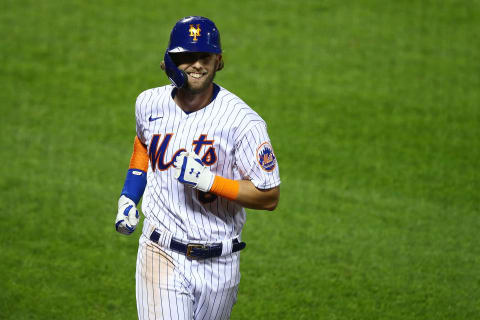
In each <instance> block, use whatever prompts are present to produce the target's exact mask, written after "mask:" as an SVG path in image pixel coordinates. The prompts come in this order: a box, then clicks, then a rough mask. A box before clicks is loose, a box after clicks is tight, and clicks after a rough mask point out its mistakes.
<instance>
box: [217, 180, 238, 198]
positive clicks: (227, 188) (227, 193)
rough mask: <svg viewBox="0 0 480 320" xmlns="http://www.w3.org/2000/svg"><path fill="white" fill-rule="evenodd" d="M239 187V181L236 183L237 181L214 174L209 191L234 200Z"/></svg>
mask: <svg viewBox="0 0 480 320" xmlns="http://www.w3.org/2000/svg"><path fill="white" fill-rule="evenodd" d="M239 189H240V183H238V181H235V180H231V179H227V178H224V177H220V176H215V179H214V180H213V185H212V187H211V188H210V192H211V193H214V194H216V195H219V196H222V197H224V198H227V199H229V200H236V199H237V196H238V190H239Z"/></svg>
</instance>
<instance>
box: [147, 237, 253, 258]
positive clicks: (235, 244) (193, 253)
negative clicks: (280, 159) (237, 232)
mask: <svg viewBox="0 0 480 320" xmlns="http://www.w3.org/2000/svg"><path fill="white" fill-rule="evenodd" d="M159 239H160V233H158V232H157V231H153V232H152V234H151V235H150V240H152V241H153V242H155V243H158V240H159ZM245 246H246V243H245V242H239V241H238V239H233V240H232V253H233V252H237V251H240V250H242V249H243V248H245ZM170 249H172V250H174V251H177V252H180V253H183V254H184V255H186V256H187V258H190V259H193V260H200V259H209V258H214V257H220V256H221V255H222V243H221V242H220V243H212V244H208V245H206V244H201V243H188V244H185V243H182V242H180V241H177V240H175V239H173V238H172V241H171V242H170Z"/></svg>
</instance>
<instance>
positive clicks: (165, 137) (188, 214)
mask: <svg viewBox="0 0 480 320" xmlns="http://www.w3.org/2000/svg"><path fill="white" fill-rule="evenodd" d="M226 102H227V101H224V99H222V96H221V94H219V96H218V97H217V98H216V99H214V100H213V102H212V103H211V104H209V105H208V106H206V107H205V108H203V109H201V110H199V111H196V112H193V113H190V114H186V113H185V112H184V111H183V110H182V109H181V108H180V107H178V106H177V105H176V104H175V102H174V101H173V98H172V97H171V90H165V91H164V92H163V93H162V92H161V93H160V94H158V95H154V96H152V97H151V99H150V101H149V102H148V103H147V104H146V106H145V108H142V110H143V111H144V112H143V113H142V114H141V121H142V123H143V126H142V127H143V132H142V135H143V137H144V140H145V142H146V144H147V147H148V152H149V159H150V160H149V169H148V183H147V190H146V195H145V196H144V200H143V201H144V210H143V211H144V214H145V215H146V216H147V217H148V218H149V219H151V220H152V221H155V223H156V224H158V225H160V226H162V227H165V228H168V229H169V230H170V231H172V232H174V233H175V234H181V235H183V236H187V237H190V238H198V239H207V240H210V239H218V238H227V237H229V236H232V237H233V236H235V235H236V234H235V233H238V232H239V230H237V229H238V228H241V225H242V224H243V221H244V211H243V209H242V208H241V207H240V206H238V205H236V204H234V203H232V202H229V201H228V200H226V199H223V198H217V197H216V196H211V195H208V194H203V193H200V192H198V191H196V190H194V189H191V188H189V187H186V186H184V185H182V184H180V183H178V182H177V180H176V179H175V177H174V174H175V170H174V167H173V163H174V160H175V157H176V156H177V155H178V154H179V153H180V152H182V151H187V152H194V153H196V154H197V155H198V156H199V157H200V158H201V159H202V161H203V163H204V164H205V165H206V166H207V167H208V168H209V169H210V170H211V171H212V172H214V173H215V174H218V175H221V176H223V177H226V178H230V179H235V178H238V174H237V173H236V172H235V164H234V163H235V160H234V152H235V140H234V134H235V132H234V131H235V130H236V121H235V118H236V117H235V113H234V112H233V110H231V106H230V105H228V104H227V103H226ZM137 117H138V114H137ZM137 120H138V119H137ZM172 229H173V230H172Z"/></svg>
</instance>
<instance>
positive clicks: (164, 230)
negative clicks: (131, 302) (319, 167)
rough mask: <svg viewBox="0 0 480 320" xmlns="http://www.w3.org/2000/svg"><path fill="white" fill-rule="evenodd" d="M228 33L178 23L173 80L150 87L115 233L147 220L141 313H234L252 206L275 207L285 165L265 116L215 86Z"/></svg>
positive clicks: (169, 67) (170, 64) (171, 56)
mask: <svg viewBox="0 0 480 320" xmlns="http://www.w3.org/2000/svg"><path fill="white" fill-rule="evenodd" d="M223 67H224V63H223V60H222V48H221V44H220V34H219V31H218V29H217V27H216V26H215V24H214V23H213V22H212V21H211V20H209V19H207V18H204V17H198V16H192V17H186V18H183V19H181V20H179V21H178V22H177V23H176V24H175V26H174V28H173V30H172V32H171V34H170V42H169V44H168V48H167V50H166V52H165V55H164V61H163V62H162V69H164V70H165V72H166V74H167V76H168V78H169V79H170V80H171V82H172V85H167V86H163V87H159V88H154V89H149V90H146V91H144V92H142V93H141V94H140V95H139V96H138V98H137V101H136V106H135V116H136V130H137V135H136V137H135V141H134V147H133V154H132V157H131V160H130V166H129V170H128V173H127V177H126V179H125V184H124V187H123V190H122V193H121V196H120V199H119V200H118V214H117V217H116V221H115V227H116V230H117V231H118V232H120V233H122V234H126V235H128V234H131V233H132V232H133V231H134V230H135V228H136V226H137V223H138V221H139V214H138V210H137V209H136V206H137V204H138V203H139V201H140V199H141V198H142V196H143V201H142V212H143V214H144V216H145V219H144V224H143V230H142V235H141V237H140V240H139V248H138V256H137V266H136V298H137V310H138V317H139V319H189V320H190V319H204V320H213V319H229V317H230V313H231V310H232V307H233V305H234V304H235V301H236V298H237V290H238V285H239V281H240V272H239V261H240V251H241V250H242V249H244V248H245V243H244V242H242V240H241V232H242V227H243V225H244V222H245V217H246V215H245V210H244V208H251V209H259V210H274V209H275V207H276V206H277V203H278V200H279V194H280V191H279V185H280V177H279V171H278V164H277V159H276V157H275V154H274V152H273V148H272V145H271V143H270V139H269V137H268V134H267V128H266V124H265V122H264V121H263V120H262V118H260V116H259V115H258V114H257V113H256V112H255V111H253V110H252V109H251V108H250V107H249V106H248V105H247V104H245V102H243V101H242V100H241V99H239V98H238V97H237V96H236V95H234V94H233V93H231V92H230V91H228V90H227V89H225V88H222V87H221V86H219V85H217V84H216V83H214V82H213V80H214V77H215V74H216V72H217V71H219V70H221V69H222V68H223Z"/></svg>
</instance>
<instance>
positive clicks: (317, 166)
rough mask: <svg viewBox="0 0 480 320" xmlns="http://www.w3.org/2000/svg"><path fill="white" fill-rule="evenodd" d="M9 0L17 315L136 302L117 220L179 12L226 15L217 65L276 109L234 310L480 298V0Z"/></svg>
mask: <svg viewBox="0 0 480 320" xmlns="http://www.w3.org/2000/svg"><path fill="white" fill-rule="evenodd" d="M134 3H135V2H133V1H124V0H122V1H112V0H106V1H80V0H77V1H59V0H49V1H48V0H46V1H25V0H18V1H13V0H5V1H2V4H1V5H0V35H1V37H2V40H1V46H0V61H1V69H0V80H1V84H2V88H1V90H0V102H1V117H0V127H1V130H2V131H1V136H0V141H1V146H2V148H1V158H2V159H4V160H6V161H4V164H3V168H2V170H1V171H0V172H1V174H0V190H1V198H0V204H1V206H0V208H1V220H0V221H1V229H2V231H1V233H0V246H1V247H0V249H1V250H0V261H1V263H0V319H15V320H21V319H135V318H136V306H135V287H134V282H135V279H134V271H135V261H136V250H137V239H138V237H139V235H140V232H138V231H137V232H136V233H135V234H134V235H133V236H131V237H124V236H121V235H119V234H117V233H116V232H115V231H114V219H115V215H116V202H117V199H118V196H119V193H120V191H121V188H122V185H123V181H124V177H125V173H126V169H127V166H128V161H129V157H130V153H131V148H132V142H133V137H134V135H135V121H134V102H135V98H136V96H137V94H138V93H140V92H141V91H143V90H144V89H147V88H151V87H156V86H161V85H164V84H167V83H168V80H167V78H166V76H165V75H164V74H163V73H162V71H161V70H160V67H159V65H160V61H161V60H162V55H163V52H164V50H165V47H166V45H167V40H168V35H169V32H170V29H171V27H172V26H173V24H174V23H175V21H176V20H178V19H179V18H181V17H183V16H187V15H193V14H197V15H204V16H207V17H210V18H212V19H213V20H214V21H215V22H216V24H217V26H218V27H219V29H220V31H221V34H222V44H223V47H224V51H225V52H224V59H225V62H226V63H225V69H224V70H222V71H221V72H219V74H218V76H217V79H216V81H217V82H218V83H219V84H221V85H222V86H224V87H226V88H228V89H229V90H231V91H233V92H234V93H236V94H237V95H239V96H240V97H241V98H242V99H244V100H245V101H246V102H247V103H249V104H250V105H251V106H252V107H253V108H254V109H255V110H256V111H257V112H258V113H259V114H260V115H261V116H262V117H263V118H264V119H265V120H266V121H267V123H268V125H269V134H270V137H271V140H272V143H273V146H274V148H275V152H276V155H277V158H278V160H279V164H280V173H281V178H282V187H281V200H280V204H279V207H278V208H277V210H276V211H274V212H260V211H257V212H256V211H249V212H248V218H247V223H246V226H245V229H244V232H243V238H244V240H245V241H246V242H247V244H248V246H247V249H246V250H245V251H243V252H242V265H241V271H242V281H241V284H240V290H239V297H238V302H237V304H236V306H235V307H234V309H233V314H232V319H235V320H240V319H331V320H336V319H348V320H350V319H365V320H372V319H399V320H400V319H401V320H405V319H431V320H440V319H448V320H454V319H468V320H473V319H478V318H479V317H480V268H479V265H480V246H479V242H480V241H479V240H480V236H479V229H480V216H479V213H480V210H479V202H480V196H479V190H480V183H479V179H480V174H479V171H480V109H479V108H480V90H479V88H480V64H479V61H480V36H479V35H480V22H479V21H480V1H478V0H471V1H467V0H463V1H462V0H435V1H434V0H429V1H427V0H423V1H422V0H418V1H414V0H410V1H407V0H404V1H382V0H362V1H352V0H347V1H333V0H319V1H313V0H310V1H298V2H296V1H287V0H282V1H280V0H277V1H273V0H266V1H262V2H259V1H252V0H248V1H245V0H244V1H241V2H237V1H235V2H234V1H230V2H225V1H208V2H207V1H203V2H200V1H197V2H195V1H181V2H175V1H170V2H168V3H165V2H164V3H161V2H160V1H141V2H138V4H134Z"/></svg>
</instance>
